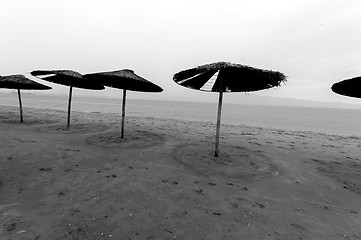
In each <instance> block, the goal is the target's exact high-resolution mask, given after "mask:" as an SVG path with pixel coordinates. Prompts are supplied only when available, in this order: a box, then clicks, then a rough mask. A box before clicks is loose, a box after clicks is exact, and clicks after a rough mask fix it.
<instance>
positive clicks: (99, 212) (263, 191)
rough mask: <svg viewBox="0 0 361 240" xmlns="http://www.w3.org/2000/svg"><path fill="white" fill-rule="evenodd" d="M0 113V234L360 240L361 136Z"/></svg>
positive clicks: (111, 116)
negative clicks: (216, 148) (217, 142)
mask: <svg viewBox="0 0 361 240" xmlns="http://www.w3.org/2000/svg"><path fill="white" fill-rule="evenodd" d="M18 114H19V113H18V108H17V107H11V106H0V129H1V140H0V141H1V142H0V146H1V149H2V157H1V159H0V223H1V224H0V238H1V239H6V240H8V239H85V238H89V239H104V238H106V239H360V238H361V230H360V229H361V228H360V226H361V206H360V204H359V202H360V200H361V160H360V159H359V156H361V145H360V144H361V141H360V140H361V137H360V136H356V135H355V136H342V135H335V134H326V133H316V132H312V131H289V130H282V129H274V128H263V127H251V126H246V125H233V124H222V126H221V138H220V157H219V158H215V157H213V151H214V134H215V132H214V130H215V123H213V122H211V121H188V120H179V119H173V118H156V117H149V116H132V115H130V116H127V117H126V124H125V139H124V140H122V139H120V137H119V131H120V114H117V113H101V112H80V111H73V112H72V115H71V116H72V121H71V126H70V130H66V128H65V125H66V112H65V111H62V110H51V109H46V110H42V109H36V108H27V109H26V111H25V112H24V123H20V122H19V115H18Z"/></svg>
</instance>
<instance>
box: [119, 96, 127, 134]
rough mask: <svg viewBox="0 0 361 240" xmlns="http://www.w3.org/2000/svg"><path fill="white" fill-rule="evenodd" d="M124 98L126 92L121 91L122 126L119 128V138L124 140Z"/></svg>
mask: <svg viewBox="0 0 361 240" xmlns="http://www.w3.org/2000/svg"><path fill="white" fill-rule="evenodd" d="M125 98H126V90H125V89H123V105H122V126H121V132H120V138H124V122H125Z"/></svg>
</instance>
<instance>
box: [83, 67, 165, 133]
mask: <svg viewBox="0 0 361 240" xmlns="http://www.w3.org/2000/svg"><path fill="white" fill-rule="evenodd" d="M84 77H85V78H86V79H90V80H93V81H95V82H98V83H100V84H102V85H104V86H108V87H112V88H118V89H123V106H122V125H121V134H120V137H121V138H124V122H125V99H126V90H131V91H138V92H162V91H163V89H162V88H161V87H159V86H158V85H156V84H154V83H152V82H150V81H148V80H146V79H144V78H142V77H140V76H138V75H136V74H135V73H134V71H133V70H129V69H123V70H118V71H110V72H99V73H91V74H85V75H84Z"/></svg>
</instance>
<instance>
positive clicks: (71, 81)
mask: <svg viewBox="0 0 361 240" xmlns="http://www.w3.org/2000/svg"><path fill="white" fill-rule="evenodd" d="M31 75H33V76H35V77H37V78H40V79H43V80H46V81H49V82H53V83H57V84H61V85H65V86H72V87H77V88H84V89H90V90H102V89H104V86H103V85H101V84H99V83H97V82H93V81H89V80H88V79H86V78H84V77H83V75H82V74H80V73H78V72H75V71H71V70H36V71H32V72H31Z"/></svg>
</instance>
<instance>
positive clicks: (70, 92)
mask: <svg viewBox="0 0 361 240" xmlns="http://www.w3.org/2000/svg"><path fill="white" fill-rule="evenodd" d="M72 94H73V86H70V90H69V102H68V122H67V125H66V128H67V129H68V130H69V126H70V109H71V97H72Z"/></svg>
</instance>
